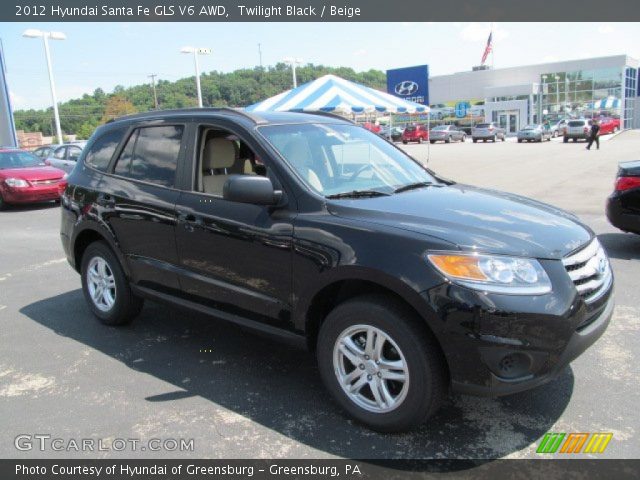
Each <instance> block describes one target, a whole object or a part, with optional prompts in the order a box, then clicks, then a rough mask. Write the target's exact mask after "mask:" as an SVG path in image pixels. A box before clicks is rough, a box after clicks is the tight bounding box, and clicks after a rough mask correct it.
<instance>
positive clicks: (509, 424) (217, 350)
mask: <svg viewBox="0 0 640 480" xmlns="http://www.w3.org/2000/svg"><path fill="white" fill-rule="evenodd" d="M20 312H21V313H23V314H24V315H26V316H27V317H29V318H31V319H33V320H34V321H36V322H38V323H39V324H41V325H43V326H45V327H47V328H49V329H51V330H52V331H54V332H55V333H56V334H58V335H63V336H65V337H68V338H71V339H73V340H76V341H77V342H80V343H82V344H84V345H86V346H88V347H90V348H92V349H95V350H98V351H100V352H102V353H103V354H106V355H109V356H111V357H113V358H115V359H118V360H119V361H121V362H123V363H124V364H125V365H127V366H128V367H129V368H131V369H132V370H134V371H136V372H142V373H145V374H148V375H152V376H154V377H157V378H158V379H160V380H162V381H164V382H168V383H170V384H172V385H174V386H175V389H169V391H168V392H166V393H162V394H159V395H154V396H150V397H147V398H145V400H146V401H148V402H154V403H158V402H179V401H180V400H181V399H183V398H187V397H191V396H200V397H202V398H204V399H206V400H208V401H210V402H213V403H215V404H217V405H220V406H222V407H224V408H225V409H228V410H230V411H232V412H235V413H237V414H239V415H241V416H243V417H245V418H248V419H250V420H251V421H253V422H257V423H259V424H261V425H263V426H265V427H267V428H269V429H272V430H274V431H276V432H279V433H280V434H282V435H285V436H287V437H289V438H291V439H292V440H294V441H297V442H301V443H303V444H305V445H308V446H310V447H312V448H314V449H318V450H320V451H323V452H326V453H328V454H331V455H338V456H342V457H346V458H360V459H388V458H396V459H427V458H476V459H481V458H497V457H502V456H505V455H509V454H513V453H514V452H518V451H520V450H523V449H525V451H524V452H522V454H526V453H527V452H528V449H529V448H533V449H535V446H532V447H530V446H531V444H535V443H536V442H537V439H538V438H539V437H541V436H542V435H543V434H544V433H545V432H547V431H548V430H549V429H551V427H552V425H553V424H554V423H555V422H556V421H557V420H558V418H559V417H560V416H561V415H562V413H563V411H564V410H565V408H566V406H567V404H568V402H569V400H570V398H571V394H572V391H573V374H572V371H571V369H570V368H567V369H565V371H564V372H563V373H562V374H561V375H560V376H559V378H557V379H556V380H555V381H553V382H551V383H549V384H547V385H543V386H541V387H538V388H536V389H534V390H531V391H528V392H524V393H520V394H516V395H513V396H509V397H503V398H499V399H489V398H476V397H470V396H464V395H455V396H452V397H451V398H450V399H449V400H447V402H446V403H445V405H444V406H443V408H442V409H441V410H440V411H439V412H438V413H437V414H436V415H435V416H434V417H432V418H431V419H430V420H429V421H428V423H427V424H425V425H423V426H420V427H419V428H418V429H416V430H414V431H412V432H409V433H405V434H393V435H391V434H378V433H376V432H373V431H371V430H369V429H367V428H365V427H363V426H361V425H359V424H357V423H356V422H354V421H352V420H350V419H349V418H347V417H346V415H345V414H344V413H343V412H342V411H341V410H340V409H339V408H338V407H337V405H336V404H335V403H334V402H333V400H332V399H331V397H330V396H329V394H328V393H327V392H326V390H325V389H324V387H323V385H322V383H321V380H320V377H319V375H318V371H317V368H316V364H315V359H314V356H313V355H311V354H310V353H308V352H306V351H303V350H300V349H296V348H294V347H290V346H288V345H286V344H283V343H280V342H279V341H276V340H273V339H270V338H266V337H263V336H259V335H256V334H254V333H250V332H246V331H243V330H241V329H239V328H236V327H235V326H232V325H229V324H226V323H224V322H222V321H216V320H215V319H213V320H212V319H210V318H207V317H204V316H202V315H197V314H193V313H185V312H183V311H179V310H174V309H172V308H168V307H165V306H160V305H157V304H154V303H152V302H147V303H146V304H145V308H144V309H143V311H142V313H141V315H140V316H139V317H138V318H137V319H136V320H135V321H134V322H133V324H131V325H129V326H126V327H121V328H110V327H106V326H103V325H101V324H100V323H99V322H98V321H97V320H96V319H95V318H94V317H93V316H92V314H91V313H90V312H89V310H88V308H87V306H86V304H85V301H84V297H83V295H82V292H81V290H79V289H78V290H74V291H70V292H67V293H64V294H61V295H58V296H55V297H51V298H47V299H44V300H40V301H38V302H35V303H32V304H30V305H27V306H25V307H24V308H22V309H21V310H20ZM135 394H136V393H135V390H131V389H129V390H127V392H126V395H127V396H129V397H130V396H131V395H135ZM87 401H90V400H89V399H88V400H87ZM207 417H208V418H211V421H212V422H216V421H224V418H221V416H220V415H216V414H215V409H214V408H213V406H212V409H211V412H208V413H207ZM219 426H220V427H221V429H222V430H224V428H222V427H224V425H219ZM216 428H217V426H216ZM222 441H224V440H222ZM516 456H517V455H516Z"/></svg>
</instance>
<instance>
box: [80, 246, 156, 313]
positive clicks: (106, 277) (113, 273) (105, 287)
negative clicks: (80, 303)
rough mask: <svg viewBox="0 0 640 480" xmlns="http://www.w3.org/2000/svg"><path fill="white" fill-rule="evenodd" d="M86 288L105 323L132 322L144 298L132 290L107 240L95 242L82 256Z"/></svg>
mask: <svg viewBox="0 0 640 480" xmlns="http://www.w3.org/2000/svg"><path fill="white" fill-rule="evenodd" d="M81 272H82V291H83V293H84V297H85V299H86V301H87V303H88V304H89V307H90V308H91V311H92V312H93V314H94V315H95V316H96V317H98V319H99V320H100V321H101V322H102V323H104V324H105V325H124V324H127V323H129V322H131V321H132V320H133V319H134V318H135V317H136V316H137V315H138V314H139V313H140V310H141V309H142V306H143V303H144V301H143V300H142V299H141V298H139V297H137V296H135V295H134V294H133V292H131V288H130V286H129V281H128V280H127V278H126V276H125V274H124V271H123V270H122V267H121V266H120V262H119V261H118V259H117V257H116V256H115V254H114V253H113V251H111V249H110V248H109V246H108V245H107V244H106V243H104V242H94V243H92V244H91V245H89V246H88V247H87V249H86V250H85V252H84V254H83V256H82V267H81Z"/></svg>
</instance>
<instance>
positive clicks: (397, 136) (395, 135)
mask: <svg viewBox="0 0 640 480" xmlns="http://www.w3.org/2000/svg"><path fill="white" fill-rule="evenodd" d="M403 131H404V129H403V128H400V127H393V126H392V127H389V126H385V127H382V130H380V132H379V133H378V134H379V135H380V136H382V137H383V138H386V139H387V140H391V141H392V142H399V141H400V140H402V132H403Z"/></svg>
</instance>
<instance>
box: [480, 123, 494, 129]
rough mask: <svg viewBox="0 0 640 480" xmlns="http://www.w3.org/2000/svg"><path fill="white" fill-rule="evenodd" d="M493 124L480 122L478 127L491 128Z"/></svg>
mask: <svg viewBox="0 0 640 480" xmlns="http://www.w3.org/2000/svg"><path fill="white" fill-rule="evenodd" d="M490 126H491V125H490V124H489V123H479V124H478V125H476V128H489V127H490Z"/></svg>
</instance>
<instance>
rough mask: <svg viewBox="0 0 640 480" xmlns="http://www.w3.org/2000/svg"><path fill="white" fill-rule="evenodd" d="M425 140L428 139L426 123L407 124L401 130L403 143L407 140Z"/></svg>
mask: <svg viewBox="0 0 640 480" xmlns="http://www.w3.org/2000/svg"><path fill="white" fill-rule="evenodd" d="M425 140H429V130H427V126H426V125H421V124H417V125H409V126H407V127H406V128H405V129H404V132H402V143H404V144H405V145H406V144H407V143H409V142H418V143H422V142H423V141H425Z"/></svg>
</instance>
